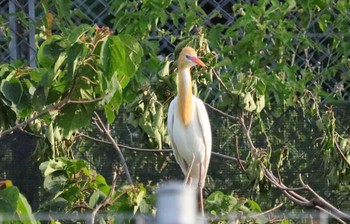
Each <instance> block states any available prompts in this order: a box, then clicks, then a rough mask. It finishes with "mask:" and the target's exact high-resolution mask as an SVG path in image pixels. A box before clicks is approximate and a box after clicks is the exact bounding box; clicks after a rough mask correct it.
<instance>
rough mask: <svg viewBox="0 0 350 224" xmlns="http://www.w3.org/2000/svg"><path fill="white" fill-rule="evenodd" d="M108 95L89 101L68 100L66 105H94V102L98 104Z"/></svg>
mask: <svg viewBox="0 0 350 224" xmlns="http://www.w3.org/2000/svg"><path fill="white" fill-rule="evenodd" d="M108 95H109V93H107V94H106V95H104V96H100V97H97V98H95V99H91V100H68V103H71V104H88V103H96V102H99V101H101V100H103V99H104V98H106V97H107V96H108Z"/></svg>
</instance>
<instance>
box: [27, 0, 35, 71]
mask: <svg viewBox="0 0 350 224" xmlns="http://www.w3.org/2000/svg"><path fill="white" fill-rule="evenodd" d="M28 17H29V20H30V21H29V24H30V26H29V52H28V53H29V65H30V67H36V46H35V24H34V23H35V0H29V1H28Z"/></svg>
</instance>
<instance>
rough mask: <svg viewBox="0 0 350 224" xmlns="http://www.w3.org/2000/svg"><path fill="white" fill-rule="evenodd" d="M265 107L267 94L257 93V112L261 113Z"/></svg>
mask: <svg viewBox="0 0 350 224" xmlns="http://www.w3.org/2000/svg"><path fill="white" fill-rule="evenodd" d="M264 107H265V95H260V94H257V100H256V112H257V113H260V112H261V111H262V110H263V109H264Z"/></svg>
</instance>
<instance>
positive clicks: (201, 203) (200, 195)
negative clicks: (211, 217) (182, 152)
mask: <svg viewBox="0 0 350 224" xmlns="http://www.w3.org/2000/svg"><path fill="white" fill-rule="evenodd" d="M198 190H199V203H200V205H199V206H200V211H201V213H202V215H203V216H204V203H203V184H202V163H200V164H199V181H198Z"/></svg>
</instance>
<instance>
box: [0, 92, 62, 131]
mask: <svg viewBox="0 0 350 224" xmlns="http://www.w3.org/2000/svg"><path fill="white" fill-rule="evenodd" d="M68 100H69V98H65V99H63V100H62V101H60V102H58V103H56V104H54V105H52V106H51V107H48V108H46V109H45V110H43V111H41V112H39V113H38V114H36V115H34V116H33V117H31V118H28V119H26V120H24V121H23V122H21V123H19V124H17V125H15V126H13V127H11V128H9V129H7V130H5V131H3V132H1V133H0V138H2V137H3V136H5V135H7V134H10V133H12V132H13V131H15V130H17V129H21V128H23V127H24V126H26V125H27V124H29V123H31V122H32V121H34V120H36V119H38V118H39V117H41V116H43V115H45V114H47V113H50V112H52V111H54V110H59V109H60V108H62V107H63V106H65V105H66V104H67V102H68Z"/></svg>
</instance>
